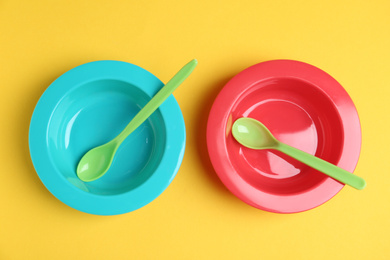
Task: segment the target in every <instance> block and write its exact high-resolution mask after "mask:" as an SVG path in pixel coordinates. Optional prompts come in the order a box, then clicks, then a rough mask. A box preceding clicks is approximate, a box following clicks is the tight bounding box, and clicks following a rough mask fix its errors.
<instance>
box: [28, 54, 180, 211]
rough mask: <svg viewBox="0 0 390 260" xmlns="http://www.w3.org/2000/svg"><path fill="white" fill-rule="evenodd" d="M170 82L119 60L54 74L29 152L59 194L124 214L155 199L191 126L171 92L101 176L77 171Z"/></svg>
mask: <svg viewBox="0 0 390 260" xmlns="http://www.w3.org/2000/svg"><path fill="white" fill-rule="evenodd" d="M163 85H164V84H163V83H162V82H161V81H160V80H159V79H158V78H157V77H155V76H154V75H153V74H151V73H150V72H148V71H146V70H144V69H142V68H140V67H138V66H136V65H133V64H130V63H126V62H120V61H95V62H91V63H87V64H84V65H81V66H78V67H76V68H74V69H72V70H70V71H68V72H66V73H65V74H63V75H62V76H61V77H59V78H58V79H56V80H55V81H54V82H53V83H52V84H51V85H50V86H49V88H48V89H47V90H46V91H45V92H44V93H43V95H42V96H41V98H40V100H39V101H38V103H37V105H36V107H35V110H34V113H33V115H32V119H31V123H30V132H29V146H30V155H31V159H32V162H33V164H34V167H35V170H36V172H37V173H38V176H39V178H40V179H41V181H42V182H43V184H44V185H45V186H46V188H47V189H48V190H49V191H50V192H51V193H52V194H53V195H54V196H55V197H57V198H58V199H59V200H60V201H62V202H63V203H65V204H67V205H68V206H70V207H72V208H75V209H77V210H80V211H83V212H87V213H91V214H96V215H116V214H123V213H127V212H130V211H133V210H136V209H138V208H140V207H143V206H145V205H146V204H148V203H149V202H151V201H153V200H154V199H155V198H157V197H158V196H159V195H160V194H161V193H162V192H163V191H164V190H165V189H166V188H167V187H168V185H169V184H170V183H171V181H172V180H173V178H174V177H175V175H176V173H177V171H178V169H179V167H180V164H181V162H182V159H183V154H184V149H185V139H186V133H185V126H184V119H183V115H182V113H181V110H180V107H179V105H178V103H177V102H176V100H175V98H174V97H173V95H171V96H170V97H169V98H168V99H167V100H166V101H165V102H164V103H163V104H162V105H161V106H160V108H159V109H158V110H156V111H155V112H154V113H153V114H152V115H151V116H150V117H149V119H148V120H147V121H145V122H144V123H143V124H142V125H141V126H140V127H138V128H137V130H136V131H134V132H133V133H132V134H130V136H129V137H128V138H127V139H126V140H125V141H124V142H123V143H122V145H121V146H120V147H119V149H118V151H117V153H116V155H115V157H114V160H113V164H112V166H111V168H110V169H109V170H108V171H107V173H106V174H105V175H104V176H103V177H101V178H100V179H98V180H96V181H92V182H83V181H81V180H80V179H79V178H78V177H77V175H76V167H77V164H78V162H79V160H80V159H81V157H82V156H83V155H84V154H85V153H86V152H87V151H88V150H89V149H91V148H93V147H96V146H98V145H101V144H103V143H106V142H108V141H109V140H111V139H112V138H114V137H115V136H116V135H117V134H119V133H120V132H121V130H122V129H123V128H124V127H125V126H126V125H127V124H128V122H129V121H130V120H131V119H132V118H133V117H134V116H135V114H136V113H137V112H138V111H139V110H140V109H141V108H142V107H144V106H145V104H146V103H147V102H148V101H149V100H150V99H151V98H152V97H153V96H154V95H155V94H156V93H157V92H158V90H160V89H161V87H162V86H163Z"/></svg>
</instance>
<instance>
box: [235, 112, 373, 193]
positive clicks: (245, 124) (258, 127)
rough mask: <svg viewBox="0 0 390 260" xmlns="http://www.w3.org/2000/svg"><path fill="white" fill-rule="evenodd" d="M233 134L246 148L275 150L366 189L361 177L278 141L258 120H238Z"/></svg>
mask: <svg viewBox="0 0 390 260" xmlns="http://www.w3.org/2000/svg"><path fill="white" fill-rule="evenodd" d="M232 134H233V137H234V138H235V139H236V140H237V141H238V142H239V143H240V144H242V145H243V146H245V147H248V148H251V149H275V150H278V151H280V152H282V153H284V154H286V155H288V156H290V157H292V158H294V159H296V160H298V161H300V162H302V163H304V164H306V165H308V166H310V167H312V168H313V169H316V170H318V171H320V172H322V173H324V174H326V175H328V176H330V177H332V178H333V179H335V180H338V181H340V182H342V183H344V184H347V185H349V186H351V187H353V188H355V189H358V190H362V189H364V188H365V187H366V181H365V180H364V179H362V178H361V177H359V176H357V175H354V174H352V173H350V172H348V171H346V170H344V169H342V168H340V167H337V166H336V165H334V164H331V163H329V162H327V161H325V160H322V159H320V158H318V157H315V156H314V155H311V154H309V153H306V152H304V151H301V150H299V149H296V148H294V147H292V146H289V145H287V144H285V143H282V142H280V141H278V140H277V139H276V138H275V137H274V136H273V135H272V134H271V132H270V131H269V130H268V128H267V127H266V126H265V125H263V124H262V123H261V122H259V121H257V120H256V119H253V118H247V117H242V118H239V119H237V120H236V121H235V122H234V124H233V127H232Z"/></svg>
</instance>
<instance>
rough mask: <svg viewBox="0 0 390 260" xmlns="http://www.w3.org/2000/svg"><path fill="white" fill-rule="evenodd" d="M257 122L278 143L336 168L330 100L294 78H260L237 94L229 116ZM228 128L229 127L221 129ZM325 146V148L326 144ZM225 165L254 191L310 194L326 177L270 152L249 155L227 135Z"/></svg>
mask: <svg viewBox="0 0 390 260" xmlns="http://www.w3.org/2000/svg"><path fill="white" fill-rule="evenodd" d="M230 113H231V117H232V119H233V120H232V122H234V121H235V120H236V119H238V118H240V117H250V118H254V119H257V120H259V121H260V122H262V123H263V124H264V125H266V126H267V128H269V129H270V131H271V132H272V133H273V135H274V136H275V137H276V138H277V139H278V140H279V141H281V142H284V143H287V144H290V145H292V146H294V147H296V148H298V149H300V150H303V151H305V152H308V153H310V154H315V156H317V157H320V158H322V159H324V160H326V161H328V162H331V163H334V164H336V163H337V162H338V160H339V158H340V155H341V152H342V143H343V135H344V134H343V125H342V123H341V120H340V116H339V114H338V112H337V109H336V107H335V105H334V103H333V102H332V100H331V99H330V98H329V96H327V95H326V94H325V93H324V92H323V91H321V90H320V89H318V88H317V87H316V86H315V85H313V84H311V83H309V82H305V81H302V80H299V79H296V78H277V79H266V80H263V81H261V82H258V83H256V84H254V85H253V86H252V87H251V88H249V89H247V90H246V91H244V92H243V93H242V95H241V96H240V97H239V99H238V100H237V101H236V102H235V103H234V105H233V107H232V110H231V111H230ZM227 127H228V128H230V126H227ZM329 144H331V145H329ZM226 146H227V152H228V156H229V160H230V161H231V163H232V164H233V166H234V167H235V168H240V169H242V170H241V171H239V172H238V174H239V175H240V176H241V177H242V178H243V179H244V180H245V181H247V182H248V183H250V184H251V185H252V186H253V187H255V188H256V189H259V190H262V191H264V192H267V193H271V194H276V195H281V196H282V195H293V194H296V193H302V192H305V191H307V190H310V189H314V188H315V187H316V186H318V185H319V184H320V183H321V182H323V181H324V180H325V179H326V178H327V176H326V175H324V174H322V173H320V172H317V171H313V170H312V169H311V168H310V167H308V166H306V165H304V164H303V163H300V162H298V161H296V160H295V159H293V158H291V157H288V156H287V155H284V154H283V153H281V152H278V151H275V150H254V149H250V148H246V147H243V146H242V145H240V144H239V143H238V142H237V141H236V140H235V139H234V138H233V137H232V135H229V136H228V138H227V140H226Z"/></svg>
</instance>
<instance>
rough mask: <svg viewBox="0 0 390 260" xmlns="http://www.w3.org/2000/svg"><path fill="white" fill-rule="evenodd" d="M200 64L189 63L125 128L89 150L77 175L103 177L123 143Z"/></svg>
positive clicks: (88, 177)
mask: <svg viewBox="0 0 390 260" xmlns="http://www.w3.org/2000/svg"><path fill="white" fill-rule="evenodd" d="M197 64H198V61H197V60H195V59H194V60H192V61H190V62H189V63H187V64H186V65H185V66H184V67H183V68H182V69H181V70H179V72H178V73H176V75H175V76H173V78H172V79H171V80H170V81H169V82H168V83H167V84H166V85H165V86H164V87H162V88H161V89H160V91H159V92H158V93H157V94H156V95H155V96H154V97H153V98H152V99H151V100H150V101H149V102H148V103H147V104H146V105H145V107H143V108H142V109H141V110H140V111H139V112H138V113H137V114H136V115H135V117H134V118H133V119H132V120H131V121H130V123H129V124H128V125H127V126H126V127H125V129H124V130H123V131H122V132H121V133H120V134H119V135H117V136H116V137H115V138H114V139H112V140H111V141H109V142H108V143H106V144H103V145H101V146H98V147H95V148H93V149H91V150H89V151H88V152H87V153H86V154H85V155H84V156H83V157H82V158H81V160H80V162H79V164H78V165H77V176H78V177H79V178H80V179H81V180H82V181H85V182H89V181H94V180H96V179H98V178H100V177H102V176H103V175H104V174H105V173H106V172H107V170H108V169H109V168H110V166H111V163H112V160H113V158H114V155H115V152H116V150H117V149H118V147H119V146H120V145H121V143H122V142H123V141H124V140H125V139H126V137H127V136H129V135H130V134H131V133H132V132H133V131H134V130H135V129H137V127H139V126H140V125H141V124H142V123H143V122H144V121H145V120H146V119H148V117H149V116H150V115H151V114H152V113H153V112H154V111H155V110H156V109H157V108H158V107H159V106H160V105H161V104H162V103H163V102H164V101H165V100H166V99H167V98H168V97H169V96H170V95H171V94H172V92H173V91H174V90H175V89H176V88H177V87H178V86H179V85H180V84H181V83H182V82H183V81H184V80H185V79H186V78H187V77H188V76H189V75H190V74H191V72H192V71H193V70H194V69H195V67H196V65H197Z"/></svg>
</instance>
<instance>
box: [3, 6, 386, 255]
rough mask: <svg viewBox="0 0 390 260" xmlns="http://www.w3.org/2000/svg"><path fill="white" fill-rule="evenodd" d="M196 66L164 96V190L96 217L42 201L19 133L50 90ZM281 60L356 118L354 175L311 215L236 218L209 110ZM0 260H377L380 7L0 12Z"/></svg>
mask: <svg viewBox="0 0 390 260" xmlns="http://www.w3.org/2000/svg"><path fill="white" fill-rule="evenodd" d="M192 58H197V59H198V61H199V65H198V67H197V68H196V70H195V71H194V73H193V75H191V77H190V78H189V79H188V80H187V81H186V82H185V84H183V86H181V87H180V88H179V89H177V90H176V91H175V93H174V95H175V97H176V99H177V101H178V103H179V104H180V106H181V108H182V112H183V115H184V119H185V122H186V127H187V147H186V152H185V156H184V160H183V163H182V166H181V168H180V170H179V172H178V175H177V177H176V178H175V179H174V181H173V182H172V184H171V185H170V186H169V187H168V189H167V190H166V191H165V192H164V193H163V194H162V195H161V196H160V197H158V198H157V199H156V200H154V201H153V202H152V203H150V204H149V205H147V206H145V207H143V208H141V209H139V210H137V211H135V212H132V213H128V214H124V215H119V216H112V217H104V216H94V215H89V214H85V213H82V212H79V211H76V210H74V209H72V208H70V207H68V206H66V205H65V204H63V203H62V202H60V201H58V200H57V199H56V198H55V197H54V196H52V195H51V194H50V193H49V192H48V191H47V190H46V189H45V187H44V186H43V184H42V183H41V182H40V180H39V178H38V176H37V174H36V173H35V171H34V168H33V166H32V163H31V161H30V157H29V151H28V126H29V120H30V116H31V114H32V112H33V109H34V106H35V104H36V102H37V101H38V99H39V97H40V95H41V94H42V93H43V91H44V90H45V89H46V88H47V87H48V86H49V85H50V83H51V82H52V81H53V80H54V79H55V78H57V77H58V76H60V75H61V74H62V73H64V72H66V71H67V70H69V69H71V68H73V67H75V66H77V65H80V64H83V63H86V62H90V61H94V60H102V59H116V60H123V61H127V62H131V63H134V64H137V65H139V66H141V67H143V68H145V69H147V70H149V71H151V72H152V73H153V74H155V75H156V76H157V77H159V78H160V79H161V80H162V81H163V82H166V81H167V80H169V79H170V77H171V76H172V75H173V74H174V73H175V72H176V71H177V70H178V69H179V68H181V66H182V65H184V64H185V63H186V62H188V61H189V60H190V59H192ZM279 58H286V59H295V60H301V61H304V62H308V63H311V64H313V65H315V66H317V67H319V68H321V69H323V70H325V71H327V72H328V73H329V74H331V75H332V76H333V77H334V78H336V79H337V80H338V81H339V82H340V83H341V84H342V85H343V86H344V88H345V89H346V90H347V91H348V93H349V94H350V96H351V98H352V99H353V100H354V102H355V105H356V107H357V109H358V112H359V115H360V119H361V124H362V134H363V145H362V151H361V157H360V161H359V163H358V166H357V169H356V171H355V173H356V174H358V175H359V176H361V177H363V178H365V179H366V181H367V183H368V185H367V188H366V189H365V190H363V191H357V190H354V189H353V188H350V187H345V188H344V189H343V190H342V191H341V192H340V193H339V194H338V195H337V196H336V197H334V198H333V199H331V200H330V201H329V202H327V203H325V204H324V205H322V206H320V207H318V208H316V209H313V210H310V211H307V212H303V213H299V214H290V215H281V214H274V213H269V212H264V211H261V210H258V209H255V208H252V207H250V206H248V205H247V204H245V203H243V202H241V201H240V200H238V199H237V198H236V197H234V196H233V195H231V193H229V191H228V190H227V189H226V188H225V187H224V186H223V185H222V183H221V182H220V181H219V179H218V178H217V176H216V174H215V172H214V171H213V169H212V167H211V164H210V162H209V159H208V155H207V149H206V141H205V129H206V122H207V121H206V120H207V116H208V112H209V109H210V107H211V105H212V102H213V100H214V98H215V97H216V95H217V93H218V92H219V91H220V90H221V89H222V87H223V86H224V84H225V83H226V82H227V81H228V80H229V79H230V78H231V77H232V76H234V75H235V74H237V73H238V72H240V71H241V70H243V69H245V68H247V67H249V66H251V65H253V64H255V63H258V62H262V61H266V60H270V59H279ZM0 91H1V97H0V115H1V117H0V118H1V121H0V122H1V135H0V144H1V153H0V156H1V165H0V176H1V181H0V259H1V260H12V259H390V247H389V241H390V240H389V237H390V184H389V181H390V172H389V157H390V152H389V149H390V148H389V145H390V142H389V138H388V135H389V130H388V128H389V127H390V124H389V112H390V109H389V101H388V100H389V97H390V2H389V1H388V0H382V1H381V0H372V1H356V0H351V1H343V0H331V1H309V0H306V1H304V0H295V1H290V0H282V1H280V0H278V1H271V0H251V1H247V0H239V1H230V0H224V1H220V0H218V1H213V0H207V1H206V0H201V1H178V0H169V1H156V0H149V1H135V0H134V1H108V0H107V1H89V0H72V1H49V0H46V1H44V0H40V1H31V0H29V1H22V0H19V1H15V0H14V1H11V0H5V1H0Z"/></svg>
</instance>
